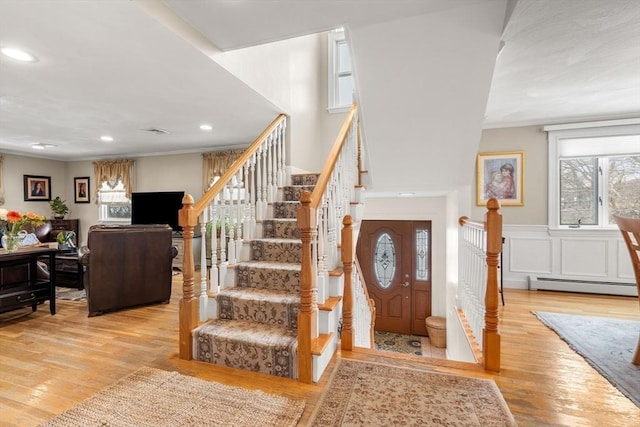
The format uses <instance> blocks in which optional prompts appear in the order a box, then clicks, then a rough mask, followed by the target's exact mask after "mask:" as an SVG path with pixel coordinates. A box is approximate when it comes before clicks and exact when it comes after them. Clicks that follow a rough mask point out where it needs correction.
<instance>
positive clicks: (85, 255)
mask: <svg viewBox="0 0 640 427" xmlns="http://www.w3.org/2000/svg"><path fill="white" fill-rule="evenodd" d="M89 255H91V250H89V248H88V247H87V246H82V247H80V248H78V262H79V263H80V264H82V265H83V266H85V267H88V266H89V261H90V259H89Z"/></svg>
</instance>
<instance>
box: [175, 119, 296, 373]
mask: <svg viewBox="0 0 640 427" xmlns="http://www.w3.org/2000/svg"><path fill="white" fill-rule="evenodd" d="M285 127H286V115H284V114H280V115H278V117H276V118H275V119H274V120H273V122H271V124H270V125H269V126H267V128H266V129H265V130H264V131H263V132H262V133H261V134H260V135H259V136H258V137H257V138H256V139H255V140H254V142H253V143H251V145H249V147H248V148H247V149H246V150H245V151H244V152H243V153H242V154H241V155H240V156H239V157H238V159H236V161H235V162H233V164H232V165H231V166H230V167H229V169H227V171H226V172H225V173H224V174H223V175H222V176H221V177H220V179H219V180H218V181H216V182H215V183H214V184H213V185H212V186H211V187H210V188H209V189H208V190H207V191H206V192H205V194H204V195H203V196H202V198H201V199H200V200H199V201H198V202H194V199H193V196H192V195H191V194H185V196H184V198H183V200H182V204H183V207H182V209H181V210H180V212H179V217H178V219H179V224H180V226H181V227H182V236H183V239H184V258H183V265H182V276H183V284H182V292H183V294H182V298H181V299H180V304H179V355H180V358H181V359H185V360H191V359H192V358H193V354H192V342H191V332H192V331H193V329H194V328H196V327H197V326H198V323H199V322H200V321H203V320H205V319H206V316H204V315H203V313H201V312H202V311H205V310H206V303H207V265H206V263H207V259H206V257H205V254H204V251H202V252H203V254H202V257H201V282H200V284H201V286H200V292H199V298H198V297H197V296H196V292H195V287H194V254H193V237H194V234H195V233H194V230H195V227H196V226H198V224H199V223H200V224H201V226H200V230H201V232H202V233H203V239H202V247H203V248H204V247H205V239H204V236H205V231H206V227H205V224H206V223H207V222H208V221H211V222H212V223H213V224H214V225H215V223H216V220H217V218H218V217H220V214H222V215H221V217H222V218H223V220H225V221H228V222H227V224H226V225H227V226H228V227H229V230H230V234H231V236H230V237H231V238H230V240H231V242H230V244H229V253H231V255H232V256H233V257H236V258H237V248H238V246H240V245H239V244H238V242H239V243H241V242H242V238H243V234H244V238H248V237H250V234H251V232H252V225H253V226H255V222H256V219H257V220H258V221H259V220H262V218H263V215H264V214H265V211H266V206H267V204H268V202H269V201H270V198H272V197H273V195H274V194H275V192H276V188H277V186H279V185H284V181H285V172H284V168H285V150H284V133H285ZM238 182H241V183H242V190H243V191H242V192H243V193H244V197H241V191H240V187H239V184H238ZM233 193H235V195H234V194H233ZM227 196H228V199H227ZM221 200H222V203H221V202H220V201H221ZM216 206H217V207H218V208H216ZM234 207H235V210H233V208H234ZM218 210H220V211H221V212H218ZM226 212H231V214H230V215H226ZM227 216H228V218H227ZM225 228H227V227H226V226H225V224H223V227H222V228H221V230H222V232H221V233H224V230H225ZM215 229H216V227H215V226H213V227H212V230H213V235H212V239H211V241H212V245H214V243H213V242H215V238H216V236H215ZM243 230H244V231H243ZM232 233H233V234H232ZM234 239H235V240H234ZM221 242H222V243H223V245H226V239H225V236H224V234H223V235H222V239H221ZM232 245H233V246H232ZM215 253H216V249H215V246H214V247H213V251H212V260H211V273H210V274H211V275H210V277H211V280H210V282H212V283H213V285H211V286H216V287H217V286H219V283H218V270H217V269H218V261H217V260H216V259H215V255H214V254H215ZM221 254H222V257H221V260H220V265H221V266H222V267H224V268H226V263H227V261H226V260H227V257H226V251H225V247H224V246H223V247H222V250H221Z"/></svg>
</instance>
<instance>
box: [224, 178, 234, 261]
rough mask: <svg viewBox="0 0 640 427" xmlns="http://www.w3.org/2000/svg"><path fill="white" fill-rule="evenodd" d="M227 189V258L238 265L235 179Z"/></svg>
mask: <svg viewBox="0 0 640 427" xmlns="http://www.w3.org/2000/svg"><path fill="white" fill-rule="evenodd" d="M227 190H228V194H229V199H228V200H229V201H228V206H227V216H226V217H225V220H226V221H228V224H229V243H228V244H227V245H226V246H227V260H228V261H229V262H228V265H229V266H232V265H236V241H235V231H236V227H235V219H236V216H235V213H234V210H233V199H234V197H233V190H234V189H233V179H232V180H231V182H230V183H229V184H227Z"/></svg>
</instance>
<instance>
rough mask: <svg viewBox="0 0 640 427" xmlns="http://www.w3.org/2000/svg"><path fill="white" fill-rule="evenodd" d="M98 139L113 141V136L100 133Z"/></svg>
mask: <svg viewBox="0 0 640 427" xmlns="http://www.w3.org/2000/svg"><path fill="white" fill-rule="evenodd" d="M100 141H104V142H113V137H112V136H109V135H102V136H101V137H100Z"/></svg>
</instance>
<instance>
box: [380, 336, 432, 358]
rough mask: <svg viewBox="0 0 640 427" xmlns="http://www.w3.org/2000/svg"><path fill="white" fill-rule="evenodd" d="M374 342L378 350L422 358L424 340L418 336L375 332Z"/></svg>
mask: <svg viewBox="0 0 640 427" xmlns="http://www.w3.org/2000/svg"><path fill="white" fill-rule="evenodd" d="M374 341H375V344H376V350H382V351H394V352H396V353H404V354H413V355H416V356H422V340H421V338H420V337H419V336H416V335H402V334H396V333H394V332H382V331H375V336H374Z"/></svg>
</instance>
